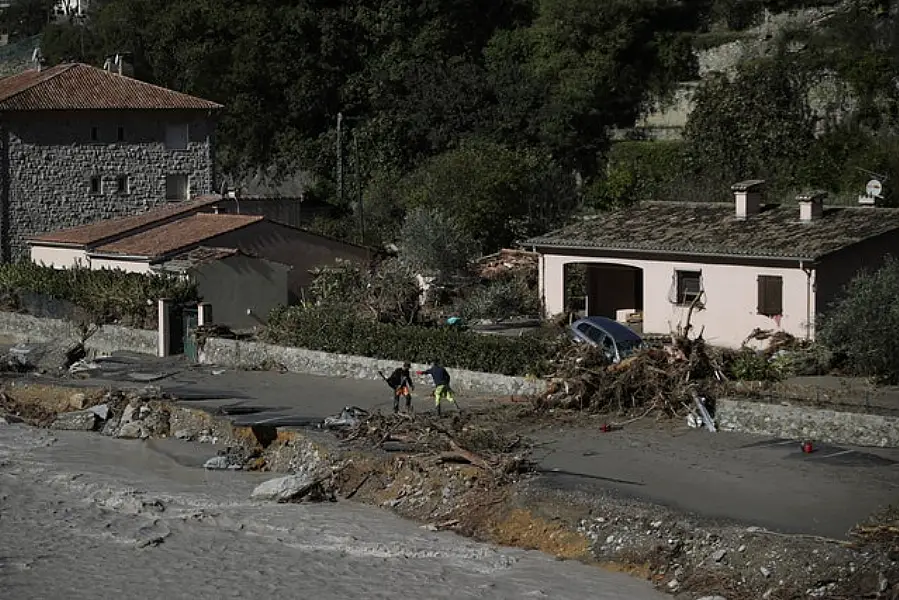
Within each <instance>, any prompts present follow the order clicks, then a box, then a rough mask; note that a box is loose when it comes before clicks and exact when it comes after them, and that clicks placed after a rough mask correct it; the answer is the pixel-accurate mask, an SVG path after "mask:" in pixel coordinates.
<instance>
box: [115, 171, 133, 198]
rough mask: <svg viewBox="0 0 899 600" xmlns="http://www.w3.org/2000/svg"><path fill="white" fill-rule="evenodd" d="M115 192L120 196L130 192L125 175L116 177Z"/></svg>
mask: <svg viewBox="0 0 899 600" xmlns="http://www.w3.org/2000/svg"><path fill="white" fill-rule="evenodd" d="M116 191H117V192H118V193H120V194H127V193H129V192H130V191H131V190H130V188H129V186H128V176H127V175H119V176H118V177H116Z"/></svg>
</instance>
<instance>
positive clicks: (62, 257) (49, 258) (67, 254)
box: [31, 245, 90, 269]
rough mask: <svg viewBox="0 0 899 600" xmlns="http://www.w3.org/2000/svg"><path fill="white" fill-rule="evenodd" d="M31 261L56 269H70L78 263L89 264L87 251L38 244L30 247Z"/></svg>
mask: <svg viewBox="0 0 899 600" xmlns="http://www.w3.org/2000/svg"><path fill="white" fill-rule="evenodd" d="M31 262H33V263H36V264H43V265H45V266H47V267H54V268H56V269H70V268H72V267H74V266H75V265H76V264H78V263H80V264H81V265H83V266H88V265H90V261H89V260H88V258H87V253H86V252H85V251H84V250H82V249H80V248H59V247H56V246H38V245H34V246H32V247H31Z"/></svg>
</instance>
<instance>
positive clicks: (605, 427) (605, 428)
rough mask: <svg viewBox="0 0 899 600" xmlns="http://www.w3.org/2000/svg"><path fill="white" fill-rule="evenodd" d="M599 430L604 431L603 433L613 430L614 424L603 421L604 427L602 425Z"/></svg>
mask: <svg viewBox="0 0 899 600" xmlns="http://www.w3.org/2000/svg"><path fill="white" fill-rule="evenodd" d="M599 430H600V431H602V432H603V433H606V432H609V431H612V426H611V425H609V424H608V423H603V424H602V427H600V428H599Z"/></svg>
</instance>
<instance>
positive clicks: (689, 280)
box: [677, 271, 702, 304]
mask: <svg viewBox="0 0 899 600" xmlns="http://www.w3.org/2000/svg"><path fill="white" fill-rule="evenodd" d="M701 293H702V271H677V304H692V303H693V301H694V300H696V299H697V298H698V297H699V295H700V294H701Z"/></svg>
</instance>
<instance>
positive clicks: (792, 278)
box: [539, 254, 815, 347]
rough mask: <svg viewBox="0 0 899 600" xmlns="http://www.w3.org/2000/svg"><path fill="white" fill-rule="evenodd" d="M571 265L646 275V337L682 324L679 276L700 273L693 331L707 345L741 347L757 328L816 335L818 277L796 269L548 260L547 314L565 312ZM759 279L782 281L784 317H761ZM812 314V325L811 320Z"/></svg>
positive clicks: (544, 273)
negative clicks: (675, 282) (676, 290)
mask: <svg viewBox="0 0 899 600" xmlns="http://www.w3.org/2000/svg"><path fill="white" fill-rule="evenodd" d="M568 263H592V264H616V265H627V266H632V267H638V268H641V269H642V270H643V331H644V332H646V333H662V334H664V333H669V332H672V331H674V330H675V329H676V328H677V326H678V324H683V323H684V321H685V319H686V315H687V310H688V307H686V306H679V305H676V304H672V303H671V302H670V301H669V294H670V291H671V285H672V277H673V275H674V271H675V270H687V271H702V279H703V288H704V291H705V295H704V296H703V301H704V303H705V308H704V309H703V310H701V311H694V313H693V316H692V318H691V323H692V324H693V325H694V326H695V328H696V329H695V331H699V329H701V328H702V327H703V326H704V327H705V331H704V334H703V337H704V338H705V339H706V341H708V342H710V343H712V344H716V345H720V346H730V347H738V346H739V345H740V344H741V343H742V342H743V340H745V339H746V336H747V335H749V333H750V332H752V330H753V329H755V328H757V327H758V328H761V329H770V330H782V331H785V332H787V333H790V334H792V335H795V336H797V337H800V338H804V337H806V335H807V333H808V334H809V335H812V336H813V335H814V328H813V322H812V323H809V321H810V320H811V321H813V320H814V311H815V296H814V294H815V292H814V273H812V275H811V277H808V276H807V275H806V274H805V272H803V271H802V270H801V269H799V268H798V267H797V268H791V269H787V268H769V267H756V266H742V265H709V264H702V263H690V262H668V261H642V260H625V259H621V260H619V259H614V260H613V259H601V258H599V259H597V258H591V257H583V256H564V255H551V254H545V255H543V256H541V259H540V266H539V271H540V272H539V279H540V293H541V295H542V297H543V300H544V303H545V306H546V312H547V314H549V315H555V314H558V313H560V312H562V311H563V310H564V308H565V307H564V304H563V302H564V290H565V286H564V278H563V277H564V267H565V265H566V264H568ZM759 275H774V276H780V277H782V278H783V315H782V316H781V318H780V319H775V318H771V317H767V316H764V315H760V314H758V312H757V308H758V287H757V286H758V281H757V278H758V276H759ZM810 313H811V319H810V318H809V314H810Z"/></svg>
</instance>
